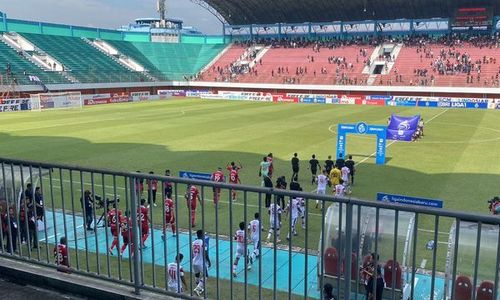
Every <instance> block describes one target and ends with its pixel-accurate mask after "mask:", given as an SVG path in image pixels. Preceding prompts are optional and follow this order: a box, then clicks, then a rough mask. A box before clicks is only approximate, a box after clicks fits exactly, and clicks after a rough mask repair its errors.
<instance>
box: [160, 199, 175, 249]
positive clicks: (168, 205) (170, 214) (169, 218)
mask: <svg viewBox="0 0 500 300" xmlns="http://www.w3.org/2000/svg"><path fill="white" fill-rule="evenodd" d="M167 226H170V228H171V229H172V233H173V236H174V237H175V215H174V201H172V199H170V198H167V199H165V225H164V227H163V236H162V239H163V240H165V236H166V230H167Z"/></svg>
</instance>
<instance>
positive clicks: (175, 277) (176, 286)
mask: <svg viewBox="0 0 500 300" xmlns="http://www.w3.org/2000/svg"><path fill="white" fill-rule="evenodd" d="M183 258H184V255H182V253H179V254H177V256H176V257H175V262H172V263H169V264H168V266H167V272H168V290H169V291H171V292H174V293H178V294H182V293H184V291H185V290H187V285H186V279H185V278H184V269H183V268H182V266H181V263H182V259H183ZM179 279H180V281H179ZM181 283H182V285H181Z"/></svg>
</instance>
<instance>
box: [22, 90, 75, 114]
mask: <svg viewBox="0 0 500 300" xmlns="http://www.w3.org/2000/svg"><path fill="white" fill-rule="evenodd" d="M30 104H31V110H33V111H42V110H46V109H65V108H82V107H83V100H82V93H81V92H62V93H41V94H32V95H30Z"/></svg>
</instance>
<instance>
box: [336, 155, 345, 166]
mask: <svg viewBox="0 0 500 300" xmlns="http://www.w3.org/2000/svg"><path fill="white" fill-rule="evenodd" d="M335 165H336V166H337V168H339V170H342V168H343V167H344V166H345V160H344V155H343V154H342V153H340V154H339V158H337V160H336V161H335Z"/></svg>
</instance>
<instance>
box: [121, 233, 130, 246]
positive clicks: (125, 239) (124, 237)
mask: <svg viewBox="0 0 500 300" xmlns="http://www.w3.org/2000/svg"><path fill="white" fill-rule="evenodd" d="M122 238H123V243H124V244H129V243H130V242H131V241H129V236H128V234H127V235H122Z"/></svg>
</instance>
